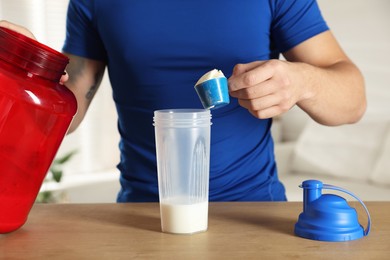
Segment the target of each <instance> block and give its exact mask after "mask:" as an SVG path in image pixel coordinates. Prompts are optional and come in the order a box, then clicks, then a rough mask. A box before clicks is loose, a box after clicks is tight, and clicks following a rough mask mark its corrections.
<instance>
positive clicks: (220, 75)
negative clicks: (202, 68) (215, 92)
mask: <svg viewBox="0 0 390 260" xmlns="http://www.w3.org/2000/svg"><path fill="white" fill-rule="evenodd" d="M223 77H225V75H224V74H223V72H222V71H221V70H217V69H213V70H210V71H209V72H207V73H206V74H204V75H203V76H202V77H201V78H200V79H199V80H198V82H196V84H195V86H197V85H199V84H201V83H203V82H205V81H207V80H210V79H216V78H223Z"/></svg>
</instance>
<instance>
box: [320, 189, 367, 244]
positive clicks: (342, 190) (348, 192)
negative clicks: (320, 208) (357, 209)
mask: <svg viewBox="0 0 390 260" xmlns="http://www.w3.org/2000/svg"><path fill="white" fill-rule="evenodd" d="M322 188H323V189H328V190H337V191H341V192H344V193H347V194H348V195H350V196H352V197H354V198H355V199H356V200H357V201H359V202H360V204H361V205H362V206H363V208H364V210H365V211H366V213H367V217H368V223H367V228H366V229H365V230H364V236H367V235H368V233H370V230H371V216H370V212H368V209H367V207H366V205H365V204H364V202H363V201H362V200H361V199H359V197H358V196H356V195H355V194H353V193H352V192H350V191H348V190H346V189H343V188H340V187H337V186H333V185H329V184H323V186H322Z"/></svg>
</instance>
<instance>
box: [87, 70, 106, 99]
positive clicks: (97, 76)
mask: <svg viewBox="0 0 390 260" xmlns="http://www.w3.org/2000/svg"><path fill="white" fill-rule="evenodd" d="M102 78H103V74H102V73H99V72H98V73H96V74H95V79H94V84H93V85H92V86H91V87H90V88H89V90H88V92H87V94H86V95H85V98H86V99H87V100H88V101H91V100H92V99H93V97H94V96H95V94H96V92H97V90H98V88H99V85H100V83H101V81H102Z"/></svg>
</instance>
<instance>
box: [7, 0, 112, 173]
mask: <svg viewBox="0 0 390 260" xmlns="http://www.w3.org/2000/svg"><path fill="white" fill-rule="evenodd" d="M68 2H69V0H0V20H8V21H11V22H13V23H16V24H19V25H22V26H24V27H26V28H28V29H29V30H30V31H32V32H33V33H34V35H35V37H36V38H37V40H38V41H40V42H42V43H44V44H46V45H48V46H50V47H52V48H54V49H56V50H59V51H60V50H61V48H62V45H63V42H64V39H65V24H66V11H67V6H68ZM116 126H117V117H116V111H115V107H114V103H113V100H112V93H111V87H110V84H109V81H108V77H107V76H105V77H104V79H103V82H102V85H101V86H100V89H99V91H98V93H97V94H96V96H95V98H94V100H93V102H92V104H91V106H90V109H89V111H88V113H87V115H86V118H85V119H84V121H83V122H82V124H81V125H80V127H79V128H78V129H77V130H76V132H74V133H72V134H70V135H68V136H66V137H65V139H64V141H63V143H62V145H61V147H60V150H59V152H58V154H57V156H61V155H64V154H66V153H67V152H69V151H72V150H77V154H76V155H75V156H74V157H73V159H72V160H71V161H69V162H68V163H67V164H66V165H65V167H64V171H65V174H66V175H67V176H68V177H70V176H71V175H73V174H82V173H85V174H87V173H88V174H89V173H94V172H99V173H101V172H104V171H107V172H109V171H110V170H112V169H113V168H115V166H116V164H117V163H118V161H119V150H118V141H119V135H118V133H117V128H116Z"/></svg>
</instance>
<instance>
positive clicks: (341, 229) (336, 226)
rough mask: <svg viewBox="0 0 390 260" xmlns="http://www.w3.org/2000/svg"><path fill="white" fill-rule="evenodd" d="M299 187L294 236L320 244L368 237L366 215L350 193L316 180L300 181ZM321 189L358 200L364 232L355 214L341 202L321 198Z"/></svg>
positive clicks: (326, 196) (341, 199) (338, 197)
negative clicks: (300, 194)
mask: <svg viewBox="0 0 390 260" xmlns="http://www.w3.org/2000/svg"><path fill="white" fill-rule="evenodd" d="M301 187H302V188H303V189H304V191H303V192H304V201H303V203H304V206H303V212H302V213H301V214H300V215H299V218H298V222H297V223H296V224H295V234H296V235H298V236H300V237H304V238H308V239H313V240H321V241H349V240H355V239H359V238H362V237H363V236H365V235H368V233H369V230H370V225H371V219H370V215H369V213H368V210H367V208H366V206H365V205H364V203H363V202H362V201H361V200H360V199H359V198H357V197H356V196H355V195H353V194H352V193H351V192H349V191H346V190H344V189H342V188H339V187H336V186H331V185H327V184H323V183H322V182H320V181H317V180H308V181H304V182H303V183H302V185H301ZM322 189H332V190H338V191H342V192H345V193H348V194H349V195H351V196H353V197H355V198H356V199H358V200H359V202H360V203H362V205H363V207H364V208H365V210H366V212H367V215H368V222H369V223H368V227H367V230H364V228H363V227H362V226H361V225H360V224H359V222H358V216H357V212H356V210H355V209H354V208H352V207H350V206H349V205H348V203H347V201H346V200H345V199H344V198H342V197H340V196H337V195H334V194H321V191H322Z"/></svg>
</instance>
